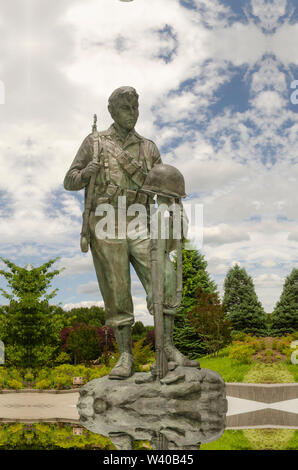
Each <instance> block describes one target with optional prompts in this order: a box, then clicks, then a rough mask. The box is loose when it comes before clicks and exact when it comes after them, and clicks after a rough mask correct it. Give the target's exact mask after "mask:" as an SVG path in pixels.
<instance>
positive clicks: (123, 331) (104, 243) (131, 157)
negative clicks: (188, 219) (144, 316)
mask: <svg viewBox="0 0 298 470" xmlns="http://www.w3.org/2000/svg"><path fill="white" fill-rule="evenodd" d="M108 109H109V112H110V114H111V116H112V118H113V121H114V122H113V124H112V125H111V126H110V127H109V129H107V130H106V131H101V132H98V131H97V130H96V128H95V127H94V129H93V132H92V133H91V134H89V135H88V136H87V137H86V139H85V140H84V141H83V143H82V145H81V147H80V148H79V150H78V152H77V154H76V156H75V159H74V161H73V163H72V165H71V167H70V169H69V171H68V172H67V174H66V176H65V179H64V187H65V189H66V190H69V191H78V190H81V189H83V188H85V219H84V222H85V223H84V224H83V231H82V240H81V247H82V251H87V249H88V244H90V249H91V253H92V257H93V262H94V267H95V271H96V275H97V279H98V284H99V288H100V291H101V294H102V297H103V300H104V304H105V312H106V325H108V326H110V327H111V328H113V330H114V333H115V337H116V341H117V344H118V347H119V352H120V357H119V361H118V362H117V364H116V366H115V367H114V368H113V369H112V371H111V372H110V374H109V378H110V379H125V378H128V377H130V376H131V375H133V373H134V359H133V355H132V347H131V329H132V325H133V323H134V315H133V302H132V297H131V277H130V263H131V264H132V265H133V267H134V269H135V271H136V273H137V276H138V277H139V279H140V281H141V283H142V285H143V287H144V289H145V291H146V294H147V297H146V300H147V308H148V310H149V312H150V313H151V314H153V302H152V282H151V261H150V237H147V238H145V239H142V238H138V239H131V238H129V237H128V236H125V237H124V238H120V237H115V238H105V239H99V238H98V237H97V236H96V230H95V229H96V224H97V222H98V221H99V220H100V219H101V217H100V216H97V215H96V214H95V211H96V207H97V206H98V205H99V204H103V203H108V204H112V205H113V207H114V210H115V220H116V230H118V226H117V220H118V214H117V211H118V210H120V209H119V207H118V197H119V196H126V203H127V207H129V206H130V205H131V204H134V203H140V204H143V205H145V206H146V208H147V210H148V211H149V205H150V204H153V203H154V200H153V196H152V195H150V193H145V192H143V191H142V187H143V185H144V182H145V180H146V177H147V174H148V173H149V172H150V170H151V169H152V168H153V167H155V166H156V165H160V164H162V161H161V157H160V153H159V151H158V149H157V147H156V145H155V144H154V142H152V141H151V140H149V139H145V138H144V137H142V136H141V135H139V134H138V133H137V132H136V131H135V125H136V122H137V119H138V116H139V103H138V94H137V92H136V90H135V89H134V88H131V87H121V88H118V89H116V90H115V91H114V92H113V93H112V95H111V96H110V98H109V104H108ZM129 221H130V218H129V217H127V223H129ZM168 251H169V249H168ZM164 271H165V274H164V279H165V292H164V299H165V303H166V304H167V309H165V310H164V332H163V336H164V351H165V354H166V358H167V360H168V361H172V362H175V363H176V364H177V365H182V366H191V367H198V366H199V364H198V362H197V361H190V360H189V359H187V358H186V357H184V356H183V355H182V354H181V353H180V352H179V351H178V350H177V349H176V348H175V346H174V344H173V325H174V317H175V314H176V311H177V308H176V304H177V302H176V284H177V281H176V271H175V269H174V267H173V264H172V262H171V260H170V257H169V256H166V257H165V262H164ZM171 305H172V306H173V308H170V306H171Z"/></svg>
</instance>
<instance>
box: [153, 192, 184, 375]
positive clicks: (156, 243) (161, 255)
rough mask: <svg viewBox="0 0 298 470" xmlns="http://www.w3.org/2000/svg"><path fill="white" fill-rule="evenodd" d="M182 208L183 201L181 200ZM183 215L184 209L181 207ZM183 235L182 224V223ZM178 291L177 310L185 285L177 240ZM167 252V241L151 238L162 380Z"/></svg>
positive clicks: (165, 365) (165, 366)
mask: <svg viewBox="0 0 298 470" xmlns="http://www.w3.org/2000/svg"><path fill="white" fill-rule="evenodd" d="M179 203H180V204H179V205H180V207H181V200H179ZM181 214H182V207H181ZM181 233H182V222H181ZM176 246H177V249H176V252H177V290H176V303H175V305H172V306H171V308H177V307H179V306H180V305H181V299H182V291H183V283H182V241H181V239H179V240H177V245H176ZM165 252H166V240H165V239H162V238H161V237H160V230H159V231H158V238H157V239H153V238H151V241H150V256H151V279H152V300H153V313H154V331H155V349H156V377H157V379H158V380H160V379H162V378H163V377H164V376H165V375H166V374H167V372H168V360H167V357H166V354H165V351H164V307H165V306H166V305H165V304H164V285H165V273H164V262H165Z"/></svg>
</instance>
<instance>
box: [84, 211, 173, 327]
mask: <svg viewBox="0 0 298 470" xmlns="http://www.w3.org/2000/svg"><path fill="white" fill-rule="evenodd" d="M96 220H98V218H97V217H94V216H93V215H91V218H90V222H91V223H90V233H91V241H90V248H91V253H92V257H93V263H94V267H95V271H96V276H97V280H98V285H99V289H100V292H101V295H102V297H103V301H104V304H105V312H106V325H107V326H110V327H111V328H115V327H119V326H125V325H133V323H134V313H133V301H132V296H131V276H130V263H131V264H132V266H133V267H134V269H135V271H136V274H137V276H138V278H139V279H140V281H141V283H142V285H143V287H144V289H145V292H146V301H147V308H148V310H149V312H150V313H151V314H153V313H154V312H153V305H152V288H151V262H150V238H146V239H136V240H132V239H129V238H126V239H117V238H115V239H98V238H97V237H96V235H95V224H96ZM164 267H165V292H164V293H165V297H164V301H165V303H166V304H167V305H168V306H169V305H175V303H176V285H177V279H176V271H175V269H174V267H173V263H172V262H171V261H170V258H169V257H168V256H167V257H166V259H165V263H164ZM167 313H168V314H173V315H175V314H176V309H175V308H173V309H171V308H169V309H167Z"/></svg>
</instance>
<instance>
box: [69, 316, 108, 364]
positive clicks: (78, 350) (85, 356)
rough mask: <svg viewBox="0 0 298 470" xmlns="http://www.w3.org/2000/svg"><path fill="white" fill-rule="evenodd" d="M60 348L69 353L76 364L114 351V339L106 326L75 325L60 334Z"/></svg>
mask: <svg viewBox="0 0 298 470" xmlns="http://www.w3.org/2000/svg"><path fill="white" fill-rule="evenodd" d="M60 338H61V343H62V348H63V350H64V351H66V352H68V353H71V354H72V356H73V357H74V358H75V359H76V361H77V362H82V361H91V360H94V359H97V358H98V357H99V356H100V355H101V354H103V353H104V352H108V351H114V350H115V346H114V342H115V337H114V334H113V331H112V329H111V328H109V327H107V326H102V327H98V326H90V325H86V324H85V323H76V324H75V325H74V326H73V327H69V328H64V329H63V330H62V331H61V332H60Z"/></svg>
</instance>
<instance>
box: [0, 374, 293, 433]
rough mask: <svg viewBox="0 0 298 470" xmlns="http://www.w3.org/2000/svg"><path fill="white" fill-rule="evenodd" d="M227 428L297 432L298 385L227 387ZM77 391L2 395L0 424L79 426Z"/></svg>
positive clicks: (227, 385) (236, 385) (241, 385)
mask: <svg viewBox="0 0 298 470" xmlns="http://www.w3.org/2000/svg"><path fill="white" fill-rule="evenodd" d="M226 388H227V400H228V412H227V429H243V428H258V427H260V428H288V429H289V428H293V429H298V384H276V385H275V384H274V385H261V384H243V383H241V384H232V383H231V384H226ZM78 399H79V393H78V391H77V390H75V391H73V390H67V391H61V392H58V393H57V392H55V391H51V392H49V391H45V392H40V391H28V392H27V391H26V392H25V391H18V392H13V391H9V392H2V393H0V422H37V421H44V422H53V421H54V422H73V423H78V419H79V415H78V412H77V409H76V404H77V402H78Z"/></svg>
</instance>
